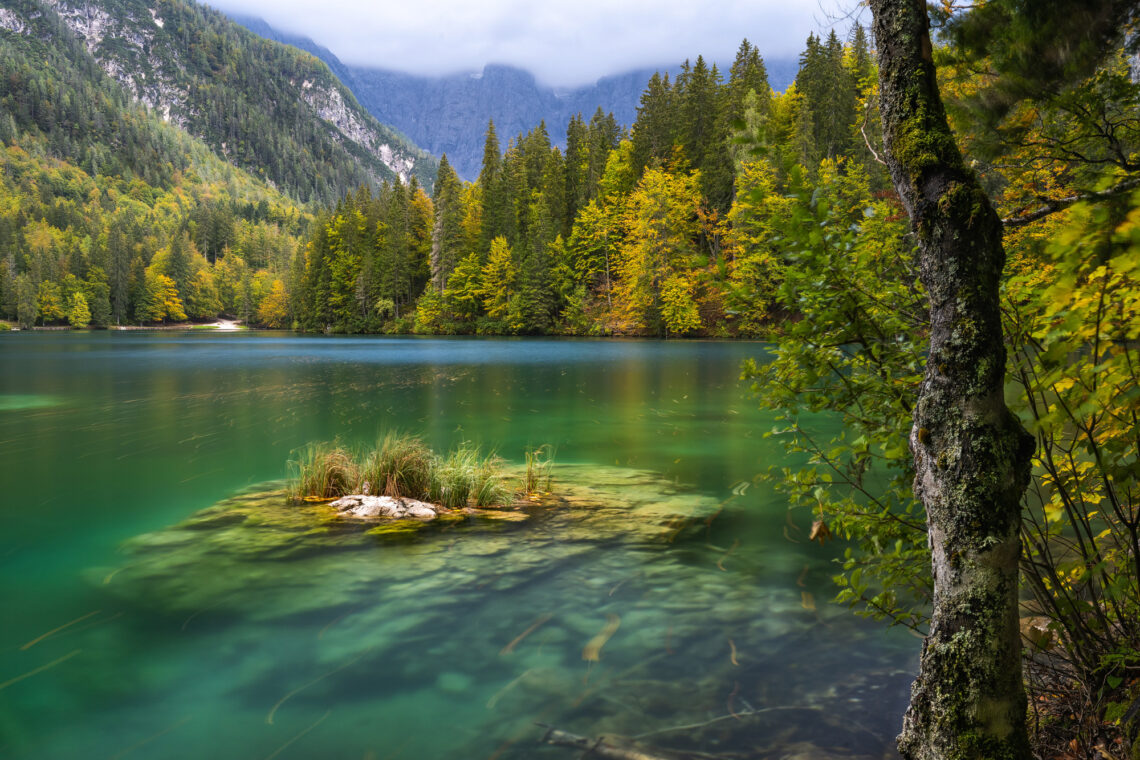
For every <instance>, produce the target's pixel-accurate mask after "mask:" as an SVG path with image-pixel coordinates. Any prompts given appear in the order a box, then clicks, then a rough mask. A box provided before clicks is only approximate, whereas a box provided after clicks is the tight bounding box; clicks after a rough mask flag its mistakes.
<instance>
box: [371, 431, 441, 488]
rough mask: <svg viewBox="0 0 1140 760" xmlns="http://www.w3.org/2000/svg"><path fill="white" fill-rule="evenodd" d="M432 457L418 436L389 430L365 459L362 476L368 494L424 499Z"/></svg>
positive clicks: (432, 464)
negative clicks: (367, 488) (368, 487)
mask: <svg viewBox="0 0 1140 760" xmlns="http://www.w3.org/2000/svg"><path fill="white" fill-rule="evenodd" d="M435 460H436V456H435V454H433V453H432V451H431V449H429V448H428V447H427V446H426V445H425V444H424V442H423V441H421V440H420V439H419V438H414V437H412V436H407V435H397V434H394V433H389V434H388V435H386V436H384V438H383V439H381V441H380V442H379V443H378V444H377V447H376V448H375V449H373V450H372V451H371V452H370V453H369V454H368V456H367V457H366V458H365V460H364V465H363V466H362V467H361V478H362V479H363V482H364V483H368V484H369V486H370V489H369V493H373V494H383V495H385V496H392V497H396V498H399V497H407V498H409V499H423V498H424V497H425V496H426V495H427V493H428V487H429V485H430V483H431V472H432V469H433V468H434V467H435V466H436V462H435Z"/></svg>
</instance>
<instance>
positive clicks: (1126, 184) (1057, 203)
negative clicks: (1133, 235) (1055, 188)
mask: <svg viewBox="0 0 1140 760" xmlns="http://www.w3.org/2000/svg"><path fill="white" fill-rule="evenodd" d="M1137 187H1140V177H1132V178H1130V179H1126V180H1124V181H1123V182H1121V183H1120V184H1118V185H1115V186H1113V187H1110V188H1108V189H1107V190H1100V191H1095V190H1094V191H1093V192H1089V193H1077V194H1076V195H1070V196H1067V197H1065V198H1058V199H1056V200H1051V201H1045V202H1044V203H1043V204H1041V205H1040V206H1038V207H1037V208H1035V209H1031V210H1029V211H1022V212H1020V213H1017V214H1014V215H1013V216H1008V217H1006V218H1005V219H1002V220H1001V221H1002V224H1003V225H1005V228H1006V229H1013V228H1016V227H1024V226H1025V225H1027V224H1032V223H1033V222H1036V221H1037V220H1038V219H1044V218H1045V217H1047V216H1049V215H1050V214H1055V213H1057V212H1058V211H1062V210H1064V209H1067V208H1069V206H1072V205H1074V204H1076V203H1080V202H1081V201H1104V200H1108V199H1110V198H1115V197H1117V196H1119V195H1123V194H1124V193H1127V192H1128V191H1130V190H1133V189H1135V188H1137Z"/></svg>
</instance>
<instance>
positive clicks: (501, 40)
mask: <svg viewBox="0 0 1140 760" xmlns="http://www.w3.org/2000/svg"><path fill="white" fill-rule="evenodd" d="M210 4H211V5H216V6H217V7H219V8H220V9H221V10H225V11H232V12H240V13H246V14H249V15H252V16H259V17H260V18H263V19H265V20H266V21H267V22H269V24H270V25H271V26H274V27H276V28H278V29H280V30H282V31H288V32H293V33H296V34H302V35H305V36H307V37H310V38H312V39H313V40H315V41H316V42H317V43H319V44H321V45H324V46H325V47H327V48H329V49H330V50H332V51H333V53H335V54H336V55H337V57H338V58H340V59H341V60H342V61H344V62H345V63H349V64H353V65H366V66H375V67H377V68H386V69H396V70H398V71H407V72H411V73H415V74H425V75H438V74H449V73H453V72H457V71H477V70H481V69H482V68H483V66H484V64H487V63H507V64H512V65H515V66H519V67H522V68H525V69H527V70H529V71H531V72H533V73H534V74H535V76H537V77H538V79H539V80H541V81H542V82H544V83H546V84H551V85H556V86H558V85H565V86H571V85H579V84H585V83H589V82H593V81H594V80H596V79H597V78H599V77H601V76H605V75H606V74H615V73H620V72H623V71H628V70H631V69H634V68H639V67H641V66H659V65H670V66H671V65H674V64H677V63H680V62H681V61H683V60H684V59H686V58H696V56H697V54H698V53H700V54H703V55H704V56H705V58H706V59H709V60H713V61H728V62H731V60H732V57H733V53H734V52H735V50H736V48H737V46H739V44H740V41H741V40H742V39H743V38H745V37H747V38H748V39H749V40H751V41H752V43H753V44H755V45H756V46H757V47H759V48H760V52H761V54H762V55H764V56H765V57H766V58H783V57H789V56H796V55H798V54H799V52H800V51H801V50H802V49H803V44H804V40H805V39H806V38H807V35H808V33H809V32H811V31H815V32H819V31H820V30H821V29H829V28H830V26H829V25H830V24H831V23H832V21H833V18H829V17H834V16H835V15H836V13H837V10H836V9H837V8H841V7H847V8H850V7H852V6H855V5H856V2H855V0H747V1H744V0H724V1H723V2H719V3H705V2H700V0H696V1H694V0H398V1H397V0H377V1H375V2H367V0H318V1H317V2H313V1H312V0H214V1H213V2H211V3H210ZM849 23H850V22H849V21H847V20H844V21H840V22H838V28H839V30H840V31H841V33H842V30H845V29H846V28H847V27H848V25H849Z"/></svg>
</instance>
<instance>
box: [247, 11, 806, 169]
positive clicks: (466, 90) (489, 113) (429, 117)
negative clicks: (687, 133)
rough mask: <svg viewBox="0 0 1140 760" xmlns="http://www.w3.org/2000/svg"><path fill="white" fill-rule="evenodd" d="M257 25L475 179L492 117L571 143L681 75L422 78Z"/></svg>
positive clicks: (506, 127) (782, 72)
mask: <svg viewBox="0 0 1140 760" xmlns="http://www.w3.org/2000/svg"><path fill="white" fill-rule="evenodd" d="M233 18H234V20H235V21H237V22H238V23H240V24H242V25H244V26H245V27H247V28H248V29H250V30H251V31H253V32H255V33H257V34H259V35H261V36H263V37H266V38H268V39H273V40H277V41H279V42H283V43H285V44H287V45H292V46H294V47H298V48H300V49H302V50H306V51H308V52H310V53H312V54H313V55H315V56H316V57H318V58H320V59H321V60H322V61H324V62H325V63H326V64H327V65H328V67H329V68H330V69H331V70H332V71H333V72H334V73H335V74H336V75H337V76H339V77H340V78H341V81H342V82H344V83H345V84H347V85H348V86H349V88H350V89H351V90H352V91H353V93H355V95H356V97H357V99H358V100H359V101H360V103H361V104H362V105H363V106H364V107H365V108H367V109H368V110H369V111H370V112H371V113H372V115H373V116H375V117H376V118H377V119H378V120H380V121H381V122H384V123H386V124H391V125H393V126H395V127H396V128H397V129H399V130H400V131H401V132H403V133H404V134H406V135H408V136H409V137H410V138H411V139H412V140H413V141H415V143H416V144H417V145H419V146H420V147H422V148H424V149H426V150H428V151H430V152H431V153H433V154H435V155H437V156H438V155H441V154H443V153H446V154H447V158H448V161H450V162H451V165H452V166H453V167H454V168H455V169H456V171H457V172H458V173H459V175H460V176H461V177H463V178H464V179H468V180H473V179H474V178H475V177H476V176H477V175H478V174H479V168H480V165H481V163H482V159H483V138H484V133H485V132H486V129H487V122H488V120H494V122H495V131H496V132H497V133H498V135H499V140H500V142H501V143H502V144H503V145H504V147H505V145H506V142H507V140H509V139H510V138H512V137H514V136H516V135H518V134H520V133H525V132H528V131H529V130H531V129H532V128H534V127H535V126H537V125H538V123H539V122H541V121H545V123H546V128H547V131H548V132H549V133H550V137H551V140H552V141H553V142H554V143H555V144H557V145H560V146H564V145H565V138H566V124H567V122H569V120H570V117H571V116H573V115H574V114H576V113H581V114H582V115H583V117H584V118H585V119H586V120H589V118H590V117H591V116H592V115H593V114H594V112H595V111H596V110H597V109H598V108H599V107H601V109H602V110H603V111H605V112H607V113H608V112H613V114H614V117H615V118H616V119H617V121H618V123H619V124H623V125H626V126H628V125H630V124H633V122H634V120H635V119H636V118H637V106H638V103H639V102H640V99H641V94H642V92H643V91H644V90H645V86H646V83H647V82H648V81H649V78H650V77H651V76H652V75H653V73H654V72H655V71H660V72H662V73H664V72H665V71H669V72H670V75H671V76H675V75H676V73H677V71H678V70H679V69H680V67H679V66H662V67H657V68H645V69H638V70H635V71H629V72H625V73H622V74H617V75H614V76H608V77H604V78H602V79H600V80H598V81H597V82H595V83H594V84H592V85H587V86H584V87H579V88H574V89H557V88H554V87H550V86H547V85H544V84H541V83H540V82H537V81H536V80H535V78H534V76H532V75H531V74H529V73H528V72H526V71H523V70H522V69H518V68H515V67H512V66H503V65H489V66H486V67H485V68H484V69H483V70H482V71H481V72H475V73H460V74H453V75H450V76H444V77H421V76H415V75H412V74H406V73H402V72H397V71H387V70H383V69H372V68H365V67H359V66H349V65H346V64H344V63H342V62H341V61H340V60H339V59H338V58H337V57H336V56H335V55H334V54H333V53H332V52H331V51H329V50H328V49H327V48H324V47H322V46H320V45H318V44H317V43H315V42H313V40H311V39H309V38H307V37H303V36H299V35H294V34H289V33H287V32H281V31H279V30H277V29H274V28H273V27H271V26H270V25H269V24H267V23H266V22H265V21H263V20H261V19H257V18H252V17H248V16H234V17H233ZM767 65H768V73H769V81H770V82H771V84H772V86H773V87H774V88H776V89H777V90H783V89H784V88H786V87H787V86H788V85H789V84H791V82H792V80H793V79H795V75H796V69H797V62H796V61H795V60H794V59H786V60H785V59H777V60H772V61H769V62H768V64H767Z"/></svg>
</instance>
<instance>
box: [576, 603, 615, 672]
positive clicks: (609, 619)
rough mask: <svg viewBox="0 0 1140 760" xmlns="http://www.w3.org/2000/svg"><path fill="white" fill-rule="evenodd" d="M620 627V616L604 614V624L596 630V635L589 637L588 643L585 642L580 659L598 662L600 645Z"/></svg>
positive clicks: (600, 650)
mask: <svg viewBox="0 0 1140 760" xmlns="http://www.w3.org/2000/svg"><path fill="white" fill-rule="evenodd" d="M620 627H621V618H620V617H618V616H617V615H613V614H610V615H606V624H605V626H603V627H602V630H600V631H598V635H597V636H595V637H594V638H592V639H590V643H588V644H586V648H585V649H583V650H582V659H583V660H585V661H586V662H599V661H600V660H601V659H602V657H601V653H602V647H604V646H605V645H606V642H607V641H609V640H610V637H611V636H613V635H614V634H615V633H617V629H618V628H620Z"/></svg>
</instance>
